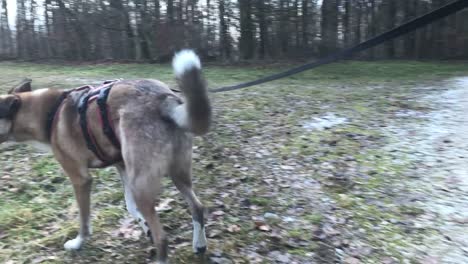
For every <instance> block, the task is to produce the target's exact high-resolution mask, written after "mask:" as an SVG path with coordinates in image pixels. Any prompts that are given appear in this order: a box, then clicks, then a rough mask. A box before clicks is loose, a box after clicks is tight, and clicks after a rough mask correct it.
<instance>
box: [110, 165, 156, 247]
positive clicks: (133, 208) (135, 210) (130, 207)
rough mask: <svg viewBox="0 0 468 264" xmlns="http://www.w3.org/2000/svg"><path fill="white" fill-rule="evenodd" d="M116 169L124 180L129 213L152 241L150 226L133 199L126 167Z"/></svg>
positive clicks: (118, 166) (120, 166) (119, 166)
mask: <svg viewBox="0 0 468 264" xmlns="http://www.w3.org/2000/svg"><path fill="white" fill-rule="evenodd" d="M115 167H116V168H117V171H118V172H119V174H120V179H121V180H122V184H123V186H124V195H125V205H126V207H127V211H128V212H129V213H130V214H131V215H132V216H133V218H135V220H136V221H137V222H138V224H139V225H140V226H141V228H142V229H143V231H144V232H145V234H146V235H147V236H148V237H149V238H150V239H151V240H152V237H151V233H150V232H149V227H148V224H147V223H146V222H145V219H144V218H143V215H142V214H141V212H140V211H139V210H138V208H137V205H136V203H135V199H134V198H133V194H132V191H131V190H130V186H129V183H128V178H127V172H126V171H125V166H124V165H123V164H118V165H116V166H115Z"/></svg>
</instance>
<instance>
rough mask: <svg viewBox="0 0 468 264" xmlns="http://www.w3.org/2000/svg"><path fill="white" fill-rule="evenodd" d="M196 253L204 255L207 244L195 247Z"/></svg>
mask: <svg viewBox="0 0 468 264" xmlns="http://www.w3.org/2000/svg"><path fill="white" fill-rule="evenodd" d="M194 251H195V254H197V255H203V254H205V252H206V246H204V247H197V248H194Z"/></svg>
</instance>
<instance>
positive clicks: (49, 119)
mask: <svg viewBox="0 0 468 264" xmlns="http://www.w3.org/2000/svg"><path fill="white" fill-rule="evenodd" d="M71 91H72V90H70V91H65V92H63V93H62V94H61V95H60V97H59V98H58V99H57V101H56V102H55V103H54V106H53V107H52V109H51V110H50V112H49V113H47V123H46V133H47V138H48V139H49V141H50V140H52V130H53V129H54V128H53V126H54V120H55V116H56V115H57V111H58V110H59V108H60V106H61V105H62V103H63V101H64V100H65V99H66V98H67V96H68V95H69V94H70V92H71Z"/></svg>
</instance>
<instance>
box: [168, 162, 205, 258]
mask: <svg viewBox="0 0 468 264" xmlns="http://www.w3.org/2000/svg"><path fill="white" fill-rule="evenodd" d="M188 162H190V160H188ZM190 167H191V166H190V163H189V164H188V165H187V166H174V167H173V169H172V170H171V178H172V181H173V182H174V184H175V186H176V187H177V189H178V190H179V191H180V193H181V194H182V196H183V197H184V198H185V200H186V201H187V203H188V204H189V208H190V212H191V213H192V222H193V245H192V246H193V251H194V252H195V253H196V254H203V253H205V251H206V235H205V225H204V218H203V212H204V206H203V204H202V203H201V202H200V200H199V199H198V197H197V196H196V195H195V193H194V191H193V188H192V175H191V173H190Z"/></svg>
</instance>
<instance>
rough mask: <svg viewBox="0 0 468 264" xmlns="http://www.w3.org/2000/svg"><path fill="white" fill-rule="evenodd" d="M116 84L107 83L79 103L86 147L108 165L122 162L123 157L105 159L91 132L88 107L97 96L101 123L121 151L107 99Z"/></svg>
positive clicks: (111, 140) (105, 132)
mask: <svg viewBox="0 0 468 264" xmlns="http://www.w3.org/2000/svg"><path fill="white" fill-rule="evenodd" d="M114 83H115V81H114V82H105V83H104V86H102V87H99V88H97V89H96V90H92V91H90V92H89V93H88V94H86V95H84V96H83V97H82V98H81V99H80V101H79V103H78V113H79V115H80V127H81V131H82V133H83V137H84V139H85V141H86V146H87V147H88V149H89V150H91V151H92V152H93V153H94V154H95V155H96V157H98V158H99V159H100V160H101V161H103V162H104V163H106V164H113V163H115V162H117V161H119V160H121V157H119V158H118V159H117V160H110V159H108V158H106V157H105V155H104V153H103V152H102V151H101V150H100V148H99V145H98V144H97V142H96V139H95V138H94V136H93V135H92V133H91V131H90V130H89V127H88V118H87V112H88V105H89V101H90V99H91V98H93V99H94V97H95V96H97V100H96V102H97V105H98V107H99V115H100V118H101V122H102V124H101V125H102V127H103V132H104V134H105V135H106V136H107V138H108V139H109V141H110V142H111V143H112V144H113V145H114V146H115V147H116V148H117V149H120V142H119V139H118V138H117V135H116V134H115V132H114V129H113V126H112V121H111V119H110V117H109V111H108V107H107V98H108V96H109V92H110V90H111V89H112V86H113V84H114Z"/></svg>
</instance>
